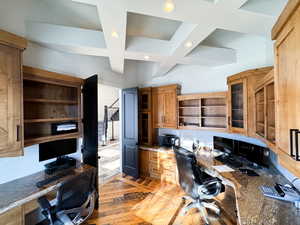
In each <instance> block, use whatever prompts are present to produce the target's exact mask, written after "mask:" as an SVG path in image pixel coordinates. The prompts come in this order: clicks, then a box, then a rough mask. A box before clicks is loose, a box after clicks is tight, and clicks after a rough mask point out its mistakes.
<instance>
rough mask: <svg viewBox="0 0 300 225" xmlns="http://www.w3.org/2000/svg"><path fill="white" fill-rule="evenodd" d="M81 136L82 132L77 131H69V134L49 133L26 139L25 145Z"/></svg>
mask: <svg viewBox="0 0 300 225" xmlns="http://www.w3.org/2000/svg"><path fill="white" fill-rule="evenodd" d="M80 136H81V134H80V133H79V132H76V133H69V134H59V135H49V136H44V137H36V138H29V139H25V140H24V147H28V146H31V145H34V144H41V143H45V142H48V141H55V140H62V139H70V138H78V137H80Z"/></svg>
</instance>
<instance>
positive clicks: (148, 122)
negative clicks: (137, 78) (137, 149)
mask: <svg viewBox="0 0 300 225" xmlns="http://www.w3.org/2000/svg"><path fill="white" fill-rule="evenodd" d="M139 102H140V104H139V144H141V145H152V143H153V129H152V88H151V87H147V88H141V89H139Z"/></svg>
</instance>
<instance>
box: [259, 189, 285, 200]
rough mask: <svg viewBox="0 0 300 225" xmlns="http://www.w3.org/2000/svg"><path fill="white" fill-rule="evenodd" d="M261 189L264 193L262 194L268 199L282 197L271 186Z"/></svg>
mask: <svg viewBox="0 0 300 225" xmlns="http://www.w3.org/2000/svg"><path fill="white" fill-rule="evenodd" d="M260 189H261V191H262V193H263V194H264V195H265V196H268V197H275V198H279V197H281V196H280V195H279V194H278V192H277V191H276V189H275V188H273V187H270V186H260Z"/></svg>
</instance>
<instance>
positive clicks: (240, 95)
mask: <svg viewBox="0 0 300 225" xmlns="http://www.w3.org/2000/svg"><path fill="white" fill-rule="evenodd" d="M271 69H272V67H265V68H260V69H254V70H248V71H245V72H241V73H239V74H236V75H233V76H230V77H228V79H227V84H228V90H229V93H228V127H229V130H230V132H233V133H239V134H244V135H254V134H255V123H254V111H253V108H254V104H255V103H254V96H255V94H254V92H255V84H256V82H257V80H259V79H261V78H262V77H263V76H264V75H266V74H267V73H269V72H270V70H271Z"/></svg>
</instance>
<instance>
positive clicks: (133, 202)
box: [87, 175, 236, 225]
mask: <svg viewBox="0 0 300 225" xmlns="http://www.w3.org/2000/svg"><path fill="white" fill-rule="evenodd" d="M233 194H234V193H233V192H232V191H230V190H228V189H227V191H226V194H221V195H220V196H219V198H218V200H217V201H222V202H226V206H227V205H229V206H230V207H226V210H225V211H224V210H223V209H222V213H221V216H220V217H219V218H213V217H212V219H211V224H212V225H224V224H226V225H234V224H236V223H235V216H234V215H235V199H234V195H233ZM183 195H184V193H183V192H182V191H181V189H180V188H179V187H178V186H176V185H174V184H168V183H161V182H160V181H159V180H155V179H152V178H140V179H138V180H135V179H134V178H131V177H128V176H125V177H121V176H119V175H118V176H115V177H114V178H112V179H111V180H110V181H108V182H107V183H105V184H104V185H101V186H100V207H99V209H98V210H96V211H95V212H94V214H93V216H92V218H91V219H90V220H89V221H88V223H87V224H97V225H202V224H204V223H203V222H202V220H201V218H200V216H199V214H198V213H197V211H196V210H192V211H190V212H189V213H188V214H187V215H185V216H183V215H182V213H181V209H182V207H183V206H184V202H183V201H182V198H181V197H182V196H183ZM231 206H232V207H231Z"/></svg>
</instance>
